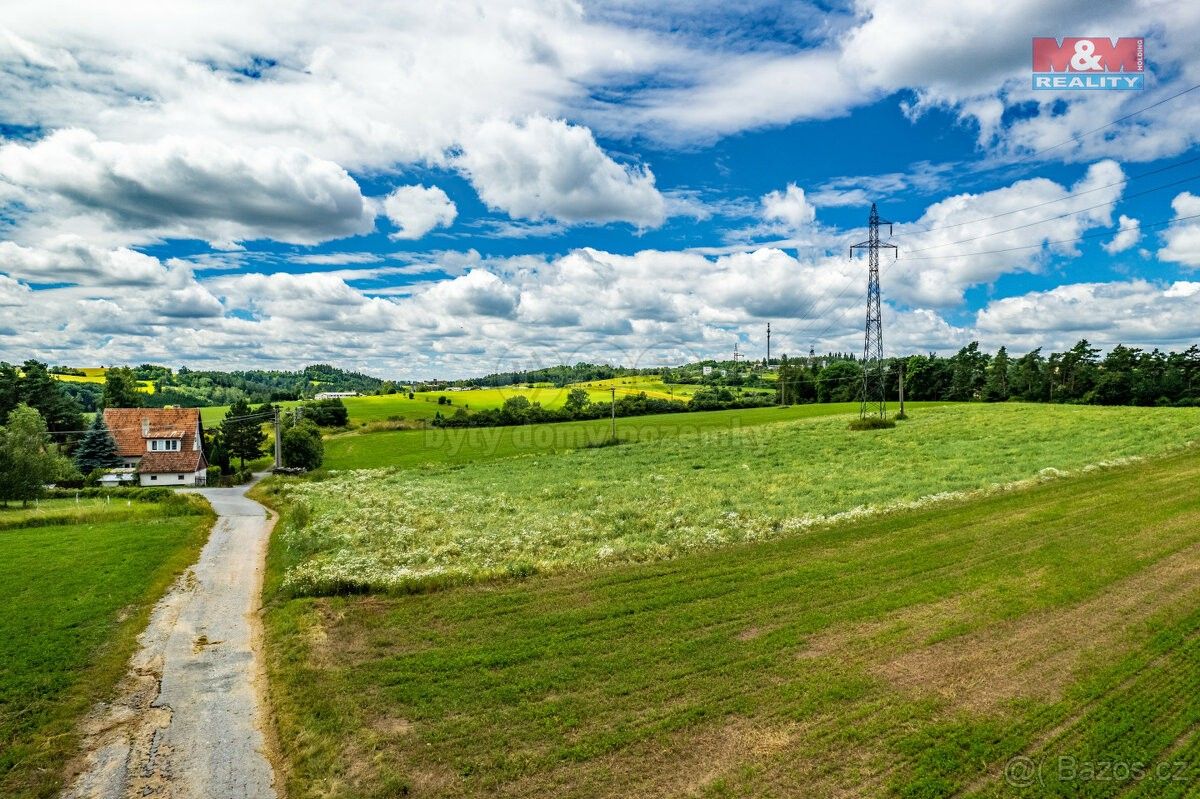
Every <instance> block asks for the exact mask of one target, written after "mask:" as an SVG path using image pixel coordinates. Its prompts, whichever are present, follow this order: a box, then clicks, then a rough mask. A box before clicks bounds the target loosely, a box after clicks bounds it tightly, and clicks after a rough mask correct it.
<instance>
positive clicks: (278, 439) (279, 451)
mask: <svg viewBox="0 0 1200 799" xmlns="http://www.w3.org/2000/svg"><path fill="white" fill-rule="evenodd" d="M281 466H283V437H282V436H281V435H280V432H279V406H278V405H276V406H275V468H276V469H278V468H279V467H281Z"/></svg>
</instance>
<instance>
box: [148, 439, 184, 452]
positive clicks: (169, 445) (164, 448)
mask: <svg viewBox="0 0 1200 799" xmlns="http://www.w3.org/2000/svg"><path fill="white" fill-rule="evenodd" d="M150 451H151V452H178V451H179V439H177V438H153V439H151V440H150Z"/></svg>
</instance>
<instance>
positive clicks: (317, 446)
mask: <svg viewBox="0 0 1200 799" xmlns="http://www.w3.org/2000/svg"><path fill="white" fill-rule="evenodd" d="M282 445H283V462H284V463H286V464H287V465H288V466H293V467H297V468H300V469H316V468H317V467H318V466H320V465H321V461H322V460H324V458H325V445H324V444H323V443H322V442H321V431H320V430H318V429H317V426H316V425H315V424H313V423H312V422H310V421H308V420H307V419H305V420H303V421H301V422H300V423H299V424H297V425H295V426H293V427H290V428H288V429H287V430H285V431H284V432H283V441H282Z"/></svg>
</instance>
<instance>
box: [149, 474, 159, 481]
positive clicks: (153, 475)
mask: <svg viewBox="0 0 1200 799" xmlns="http://www.w3.org/2000/svg"><path fill="white" fill-rule="evenodd" d="M150 479H151V480H157V479H158V475H157V474H152V475H150Z"/></svg>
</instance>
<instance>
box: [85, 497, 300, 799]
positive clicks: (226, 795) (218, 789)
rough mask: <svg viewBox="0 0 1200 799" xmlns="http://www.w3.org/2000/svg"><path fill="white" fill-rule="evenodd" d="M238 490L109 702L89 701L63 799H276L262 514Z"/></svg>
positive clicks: (218, 506)
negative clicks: (93, 705) (265, 664)
mask: <svg viewBox="0 0 1200 799" xmlns="http://www.w3.org/2000/svg"><path fill="white" fill-rule="evenodd" d="M244 490H245V489H244V487H242V488H205V489H196V491H197V492H198V493H200V494H202V495H203V496H204V497H206V498H207V499H208V501H209V502H210V503H212V506H213V508H214V509H215V510H216V512H217V514H218V515H219V517H220V518H219V519H218V521H217V523H216V525H215V526H214V527H213V531H212V534H211V535H210V537H209V539H208V543H206V544H205V545H204V549H203V551H202V552H201V553H200V560H199V561H198V562H197V563H196V564H195V565H194V566H192V567H191V568H190V569H189V570H188V571H187V572H186V573H184V575H183V576H182V577H181V578H180V579H179V580H178V581H177V582H176V583H175V585H174V586H172V588H171V590H170V591H169V592H168V593H167V595H166V596H165V597H163V599H162V600H161V601H160V602H159V603H158V605H157V606H156V607H155V609H154V613H153V616H152V617H151V619H150V624H149V626H148V627H147V628H146V631H145V632H144V633H142V636H141V638H140V639H139V642H140V644H141V649H140V651H139V652H138V653H137V654H136V655H135V656H134V658H133V660H132V662H131V664H130V671H129V674H128V675H127V676H126V678H125V679H124V681H123V682H122V684H121V687H120V691H119V698H118V699H117V700H116V701H114V702H113V703H111V704H105V705H103V706H101V707H99V708H97V709H96V711H95V712H93V713H92V715H91V716H90V717H89V719H88V721H87V723H86V729H85V735H86V738H85V745H84V752H83V754H82V755H81V756H80V760H79V764H78V767H77V769H76V772H77V773H76V775H75V777H74V778H73V779H72V780H71V782H70V785H69V787H68V788H67V790H66V791H64V793H63V797H64V799H129V798H130V797H139V799H142V798H143V797H171V798H172V799H242V798H243V797H246V798H248V799H276V796H277V794H276V790H275V785H274V774H273V771H272V768H271V764H270V762H269V760H268V758H267V754H266V753H267V738H266V735H265V734H264V730H265V729H266V723H265V722H266V713H265V707H264V700H263V692H262V688H263V676H262V668H261V661H260V658H259V650H260V646H259V643H260V635H259V620H258V616H257V611H258V608H259V597H260V590H261V586H262V574H263V562H264V558H265V554H266V545H267V539H268V536H269V535H270V530H271V521H270V520H269V519H268V516H267V512H266V510H265V509H264V508H263V506H262V505H259V504H258V503H257V502H255V501H254V500H252V499H250V498H248V497H246V496H244V493H243V492H244Z"/></svg>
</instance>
